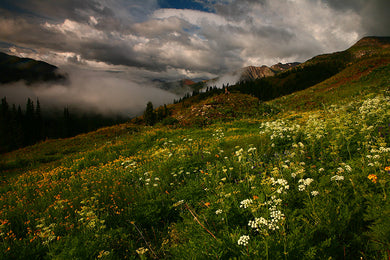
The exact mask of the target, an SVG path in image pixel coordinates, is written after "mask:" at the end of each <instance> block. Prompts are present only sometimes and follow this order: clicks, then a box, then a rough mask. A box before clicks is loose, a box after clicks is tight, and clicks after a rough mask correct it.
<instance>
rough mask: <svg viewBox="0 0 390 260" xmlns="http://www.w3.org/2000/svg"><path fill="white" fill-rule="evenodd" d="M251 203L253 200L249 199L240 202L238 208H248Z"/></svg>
mask: <svg viewBox="0 0 390 260" xmlns="http://www.w3.org/2000/svg"><path fill="white" fill-rule="evenodd" d="M252 203H253V200H251V199H246V200H243V201H241V202H240V208H244V209H246V208H248V207H249V206H250V205H251V204H252Z"/></svg>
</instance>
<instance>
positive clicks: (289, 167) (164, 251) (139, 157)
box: [0, 57, 390, 259]
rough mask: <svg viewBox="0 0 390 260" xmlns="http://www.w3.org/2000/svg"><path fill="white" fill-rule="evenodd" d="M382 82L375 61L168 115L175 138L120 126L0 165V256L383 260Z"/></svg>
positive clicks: (385, 121) (162, 130) (160, 129)
mask: <svg viewBox="0 0 390 260" xmlns="http://www.w3.org/2000/svg"><path fill="white" fill-rule="evenodd" d="M389 75H390V65H389V60H388V59H384V58H383V57H372V58H370V59H367V60H364V61H361V63H358V64H356V65H352V66H349V67H347V68H346V69H345V70H344V71H342V72H341V73H339V74H338V75H336V76H334V77H332V78H330V79H328V80H326V81H324V82H322V83H320V84H318V85H316V86H314V87H312V88H309V89H306V90H304V91H300V92H297V93H294V94H292V95H288V96H286V97H282V98H278V99H276V100H273V101H270V102H266V103H262V104H259V103H258V102H257V100H256V99H254V98H252V97H250V96H246V95H242V94H231V95H224V94H222V95H219V96H214V97H210V98H209V99H207V100H204V101H201V102H200V103H189V104H188V107H185V108H180V107H178V106H176V110H175V111H174V116H175V117H177V118H178V119H179V120H181V122H182V124H183V125H189V126H187V127H184V128H183V127H174V128H172V127H171V128H170V127H164V126H155V127H142V126H136V125H132V124H124V125H119V126H114V127H109V128H104V129H101V130H99V131H96V132H92V133H88V134H84V135H80V136H77V137H74V138H71V139H63V140H50V141H46V142H43V143H40V144H37V145H35V146H32V147H27V148H25V149H22V150H18V151H15V152H12V153H9V154H6V155H4V156H2V158H1V170H2V172H1V174H2V175H3V177H2V178H3V184H2V185H1V195H0V220H1V223H0V224H1V225H0V231H1V234H0V236H1V238H2V245H1V248H0V258H2V259H9V258H41V257H49V258H54V257H57V258H59V259H63V258H67V259H69V258H77V257H78V258H82V259H88V258H112V259H117V258H138V257H141V256H142V257H143V256H147V257H150V258H157V257H158V258H175V259H183V258H186V257H188V255H192V256H193V257H194V258H200V259H204V258H228V257H248V258H267V257H269V258H272V259H279V258H285V257H287V258H288V259H298V258H299V259H319V258H320V259H328V258H329V257H332V258H343V257H344V258H360V257H363V259H370V258H376V259H380V258H383V259H387V258H388V257H389V253H388V250H389V243H390V239H389V234H390V227H389V225H388V221H387V219H388V217H390V211H389V208H390V206H389V205H390V203H389V202H388V196H389V191H390V190H389V184H388V182H389V173H388V172H387V170H386V168H385V167H386V166H390V151H388V150H387V147H389V143H390V139H389V134H390V133H389V132H390V125H389V124H390V120H389V118H390V107H389V99H388V97H387V96H388V95H389V94H388V87H389V78H390V76H389ZM386 91H387V92H386ZM179 105H180V104H179ZM248 107H249V108H250V109H249V110H248ZM206 108H207V109H206ZM202 112H204V114H203V116H202ZM226 115H228V116H227V117H226ZM205 116H206V118H207V122H204V121H202V119H203V118H204V117H205ZM234 118H236V119H234ZM266 122H269V123H268V125H267V126H266V125H263V124H262V123H264V124H265V123H266ZM211 123H213V124H211ZM207 124H211V125H208V126H207V127H204V128H200V127H197V125H198V126H199V125H207ZM191 125H192V126H191ZM194 125H195V126H194ZM298 125H299V126H300V127H298ZM265 126H266V127H265ZM260 131H262V132H260ZM380 147H382V148H383V149H382V148H380ZM254 148H256V149H254ZM371 164H372V166H371ZM322 169H323V170H322ZM294 175H297V176H295V178H293V176H294ZM336 175H337V176H343V177H344V180H339V181H335V180H334V179H331V178H332V177H333V176H336ZM368 176H371V177H370V178H371V179H368V178H367V177H368ZM373 176H375V177H376V179H375V182H374V181H373V180H374V179H373V178H374V177H373ZM271 178H273V179H271ZM308 178H310V179H313V181H312V182H311V183H310V180H308ZM301 179H302V181H300V180H301ZM279 180H281V181H279ZM282 180H284V181H286V182H288V185H289V187H287V186H286V183H285V182H284V181H282ZM301 185H303V186H301ZM302 189H303V190H302ZM314 191H318V193H319V195H313V193H312V192H314ZM279 192H280V193H279ZM314 194H315V193H314ZM278 199H280V200H282V202H279V200H278ZM265 204H266V205H269V206H266V205H265ZM270 205H273V206H274V208H272V207H271V206H270ZM245 207H247V208H245ZM278 214H279V215H278ZM278 216H279V217H280V218H278ZM194 217H195V218H194ZM260 218H264V219H266V220H267V221H271V220H272V219H273V220H274V222H273V223H275V225H274V228H275V230H273V229H272V228H271V227H272V226H271V225H270V224H269V223H270V222H268V224H267V225H264V224H259V223H260V222H261V221H260ZM255 220H257V221H259V222H256V223H257V224H253V222H251V223H252V224H251V225H252V226H255V227H256V228H257V229H258V231H256V230H255V229H256V228H251V227H249V226H248V222H249V221H255ZM262 223H264V222H262ZM244 235H249V237H250V238H249V241H248V244H247V246H243V244H244V245H245V237H243V236H244ZM238 241H240V244H238ZM137 250H138V251H137ZM142 251H146V252H145V253H144V254H142Z"/></svg>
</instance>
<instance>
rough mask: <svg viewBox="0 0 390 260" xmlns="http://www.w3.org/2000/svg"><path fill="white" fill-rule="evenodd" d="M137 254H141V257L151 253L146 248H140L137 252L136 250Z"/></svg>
mask: <svg viewBox="0 0 390 260" xmlns="http://www.w3.org/2000/svg"><path fill="white" fill-rule="evenodd" d="M135 251H136V252H137V254H139V255H143V254H145V253H146V252H148V251H149V249H147V248H144V247H140V248H138V249H137V250H135Z"/></svg>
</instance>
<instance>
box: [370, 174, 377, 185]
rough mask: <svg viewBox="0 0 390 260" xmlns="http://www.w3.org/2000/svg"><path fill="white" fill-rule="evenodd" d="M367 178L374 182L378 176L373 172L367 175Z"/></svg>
mask: <svg viewBox="0 0 390 260" xmlns="http://www.w3.org/2000/svg"><path fill="white" fill-rule="evenodd" d="M368 179H369V180H370V181H372V182H373V183H376V181H377V179H378V177H377V176H376V175H375V174H370V175H368Z"/></svg>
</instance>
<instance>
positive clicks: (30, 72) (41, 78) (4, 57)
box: [0, 53, 66, 85]
mask: <svg viewBox="0 0 390 260" xmlns="http://www.w3.org/2000/svg"><path fill="white" fill-rule="evenodd" d="M65 78H66V76H65V75H61V74H60V73H59V72H58V68H57V67H56V66H54V65H51V64H48V63H46V62H43V61H36V60H33V59H28V58H19V57H16V56H12V55H8V54H5V53H0V84H5V83H10V82H16V81H20V80H24V81H25V82H26V83H27V84H28V85H31V84H33V83H37V82H45V81H57V80H64V79H65Z"/></svg>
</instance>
